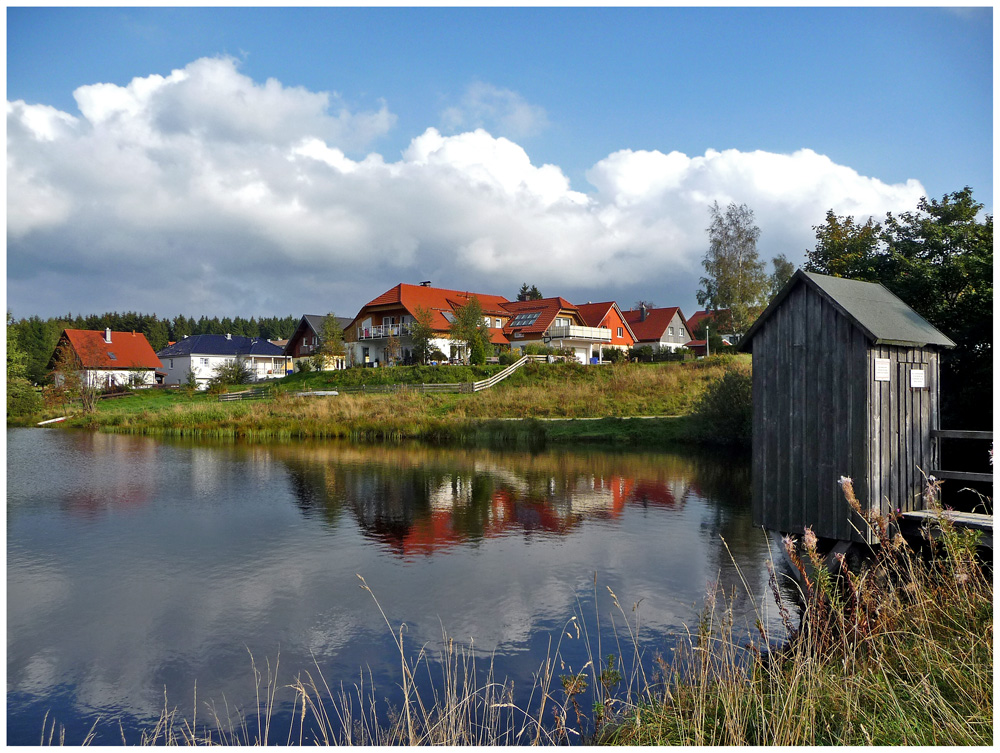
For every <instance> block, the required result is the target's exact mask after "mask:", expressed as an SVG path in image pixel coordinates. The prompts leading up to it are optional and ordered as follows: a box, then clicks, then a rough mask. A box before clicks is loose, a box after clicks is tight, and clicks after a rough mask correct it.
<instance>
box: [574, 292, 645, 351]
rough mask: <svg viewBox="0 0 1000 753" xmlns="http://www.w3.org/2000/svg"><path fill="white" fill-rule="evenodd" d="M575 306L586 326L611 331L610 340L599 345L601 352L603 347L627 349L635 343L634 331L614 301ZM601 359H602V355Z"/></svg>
mask: <svg viewBox="0 0 1000 753" xmlns="http://www.w3.org/2000/svg"><path fill="white" fill-rule="evenodd" d="M576 308H577V310H578V311H579V312H580V316H581V317H583V321H584V323H585V324H586V325H587V326H588V327H601V328H604V329H607V330H609V331H610V332H611V342H610V343H608V344H607V345H606V346H605V345H604V344H603V343H602V345H601V352H602V353H603V349H604V348H605V347H611V348H616V349H618V350H624V351H627V350H628V349H629V348H631V347H632V346H633V345H635V333H634V332H633V331H632V328H631V327H630V326H629V323H628V322H627V321H626V320H625V314H624V313H622V310H621V309H620V308H618V304H617V303H615V302H614V301H605V302H604V303H581V304H579V305H577V307H576ZM601 360H604V359H603V355H602V357H601Z"/></svg>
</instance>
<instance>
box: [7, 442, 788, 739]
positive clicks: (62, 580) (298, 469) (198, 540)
mask: <svg viewBox="0 0 1000 753" xmlns="http://www.w3.org/2000/svg"><path fill="white" fill-rule="evenodd" d="M749 486H750V484H749V464H748V461H747V459H746V458H745V457H742V456H735V457H734V456H729V455H714V454H705V453H699V454H687V453H685V454H671V453H666V452H606V451H598V450H576V451H568V450H546V451H542V452H520V451H498V450H485V449H483V450H479V449H477V450H467V449H442V448H436V447H426V446H399V447H397V446H391V447H389V446H359V445H351V444H342V443H333V442H324V443H306V442H301V443H291V444H270V445H240V444H210V443H195V442H184V441H169V440H161V439H150V438H142V437H131V436H119V435H111V434H101V433H89V432H80V431H66V430H38V429H11V430H8V432H7V735H8V742H9V743H11V744H37V743H39V742H40V741H41V739H42V730H43V727H45V725H46V721H45V720H46V717H47V719H48V722H47V723H48V724H49V725H51V723H52V722H53V721H55V722H56V724H57V728H59V729H64V730H65V740H66V742H67V743H70V744H78V743H80V742H82V741H83V739H84V738H85V736H86V735H87V733H88V731H89V730H90V729H91V727H92V726H93V725H94V723H95V720H98V719H99V720H100V721H98V722H97V726H96V728H95V732H94V734H95V736H96V737H95V740H94V741H95V742H97V743H105V744H116V743H117V744H120V743H121V742H122V738H123V736H124V739H125V741H126V742H128V743H130V744H131V743H135V742H138V740H139V734H140V732H141V731H142V730H146V729H149V728H150V727H151V726H152V725H153V724H154V723H155V721H156V720H157V719H158V718H159V717H160V715H161V712H162V711H163V710H164V708H165V707H166V708H169V709H175V708H176V710H177V715H178V718H183V719H186V720H189V721H190V720H195V722H196V724H197V725H198V726H199V727H201V726H203V725H209V726H211V725H212V724H214V723H215V719H213V718H212V714H211V713H210V710H211V709H212V708H214V709H215V710H216V715H218V716H219V717H221V719H222V723H223V726H225V725H226V724H227V723H231V720H232V719H234V718H237V719H238V718H241V717H240V716H239V715H240V714H244V715H249V716H250V718H251V719H252V718H253V714H254V712H255V710H256V709H257V697H258V690H257V684H258V683H257V680H256V679H255V674H254V672H255V669H256V671H257V672H260V673H261V675H262V677H263V680H262V682H263V683H264V684H266V682H267V677H268V674H269V672H270V673H271V675H272V676H276V678H277V680H276V682H275V686H276V687H277V692H276V694H275V702H274V709H273V712H272V721H271V729H272V735H271V736H270V737H269V738H268V739H269V741H270V742H278V743H283V742H285V740H286V738H287V734H288V730H289V728H290V725H291V723H292V721H293V711H292V705H291V704H292V702H293V700H294V697H295V696H294V693H293V691H292V690H291V689H289V688H288V687H287V686H288V685H290V684H291V683H292V682H293V681H294V680H295V678H296V677H297V676H300V675H304V674H305V673H306V672H308V673H310V674H311V675H312V676H313V677H314V678H316V677H318V676H322V678H323V679H324V680H325V682H326V683H327V684H329V686H330V687H331V688H339V687H341V686H343V687H344V688H345V689H347V690H349V691H351V692H353V693H354V694H355V697H356V696H357V691H356V690H355V686H356V685H363V688H364V690H365V692H369V691H370V689H371V687H374V693H373V694H372V697H373V698H375V699H376V700H377V703H378V709H382V708H383V707H384V709H385V710H386V711H387V712H388V710H389V709H391V708H392V707H394V706H395V707H396V708H397V709H398V704H399V702H400V700H401V698H402V692H403V691H402V690H401V687H400V685H401V669H400V666H401V657H400V652H399V650H398V649H397V647H396V645H395V643H394V640H396V639H398V638H399V637H400V636H401V637H402V641H403V648H404V654H405V656H406V657H407V661H409V662H411V663H412V662H413V661H414V660H415V657H417V656H418V654H419V652H420V651H421V649H424V653H425V657H424V659H423V660H422V661H424V662H425V663H426V669H424V670H423V672H422V676H423V677H424V678H426V677H427V676H428V672H429V673H430V676H431V677H433V676H435V675H434V672H436V671H437V667H438V662H439V658H440V650H441V649H442V647H444V646H446V645H448V640H449V639H453V640H454V641H455V643H456V644H459V645H461V646H462V647H465V648H466V650H467V651H468V652H470V655H472V656H475V657H476V661H477V662H478V666H480V667H488V666H489V665H490V663H491V662H492V667H493V673H494V675H495V676H496V677H498V678H503V679H506V680H508V681H509V682H510V684H511V686H512V700H513V703H514V704H515V705H517V706H518V707H520V708H524V707H525V706H527V705H528V704H529V703H530V701H531V698H532V689H533V688H534V687H536V684H537V681H538V678H539V672H540V667H541V666H542V665H543V664H544V662H545V660H546V658H547V657H548V658H552V657H553V656H554V653H555V651H556V649H558V662H559V670H558V673H557V674H565V673H575V672H579V671H586V670H585V666H586V663H587V661H588V660H593V661H595V662H600V661H601V658H600V657H606V656H607V655H608V654H609V653H612V654H615V655H617V656H618V658H619V662H620V663H621V666H623V667H624V666H626V665H628V666H633V667H635V666H641V667H642V671H643V672H644V673H648V675H649V676H650V677H651V676H652V675H653V674H654V673H655V671H656V668H657V666H659V662H658V659H663V660H669V658H670V656H671V653H672V651H673V649H674V646H675V644H676V642H677V641H678V640H679V639H681V638H683V637H684V636H685V635H686V634H687V630H688V628H691V629H694V627H695V626H696V624H697V622H698V619H699V615H700V614H701V613H702V610H703V607H704V604H705V598H706V593H708V591H709V590H711V589H714V588H718V589H721V590H723V591H725V592H734V593H735V596H734V597H733V599H734V600H733V602H732V605H733V613H734V618H735V622H736V625H737V629H738V630H744V631H745V632H746V633H747V634H748V635H749V634H751V633H752V632H753V627H752V626H753V624H754V620H756V619H757V616H758V615H759V616H761V617H762V618H763V619H764V621H765V623H766V624H767V625H768V626H769V627H770V628H772V629H773V630H775V631H776V632H777V631H780V624H779V623H778V620H777V610H776V609H775V607H774V605H773V603H771V601H770V598H769V596H768V594H769V587H768V574H767V569H766V563H767V561H768V559H769V556H770V555H769V551H768V542H767V539H766V537H765V535H764V534H763V533H762V532H761V531H760V530H759V529H755V528H754V527H753V524H752V522H751V520H750V509H749V508H750V505H749ZM359 576H360V578H363V579H364V581H363V583H362V581H361V580H360V578H359ZM364 584H366V585H367V587H368V589H365V588H363V587H362V585H364ZM747 586H749V588H750V590H751V591H752V593H753V596H749V595H748V594H747ZM616 597H617V605H616ZM636 605H637V606H636ZM619 607H620V608H619ZM383 613H384V616H383ZM387 623H388V624H387ZM404 624H405V627H404ZM578 627H579V628H582V629H581V630H577V628H578ZM626 655H627V656H626ZM362 678H363V683H362ZM425 681H426V680H425ZM427 682H430V681H427ZM558 682H559V681H558V679H556V680H555V683H556V685H558ZM432 684H433V683H432ZM425 692H427V693H430V692H433V691H432V690H430V689H425ZM535 692H536V694H537V689H536V691H535ZM165 697H166V699H167V700H165ZM536 698H537V695H536ZM196 699H197V700H196ZM220 710H221V711H220ZM380 713H381V712H380ZM306 739H309V738H308V735H307V736H306Z"/></svg>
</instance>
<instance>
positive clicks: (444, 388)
mask: <svg viewBox="0 0 1000 753" xmlns="http://www.w3.org/2000/svg"><path fill="white" fill-rule="evenodd" d="M547 358H548V356H523V357H522V358H521V359H520V360H518V361H515V362H514V363H512V364H511V365H510V366H508V367H507V368H505V369H504V370H503V371H498V372H497V373H496V374H494V375H493V376H491V377H489V378H488V379H482V380H480V381H478V382H448V383H445V384H374V385H366V384H362V385H360V386H358V387H338V388H337V390H338V391H340V392H361V393H366V394H368V393H371V394H379V393H394V392H406V391H407V390H410V391H413V392H480V391H481V390H487V389H489V388H490V387H493V386H494V385H496V384H499V383H500V382H502V381H503V380H504V379H506V378H507V377H509V376H510V375H511V374H513V373H514V372H515V371H517V370H518V369H519V368H521V367H522V366H524V364H526V363H528V362H529V361H545V360H546V359H547Z"/></svg>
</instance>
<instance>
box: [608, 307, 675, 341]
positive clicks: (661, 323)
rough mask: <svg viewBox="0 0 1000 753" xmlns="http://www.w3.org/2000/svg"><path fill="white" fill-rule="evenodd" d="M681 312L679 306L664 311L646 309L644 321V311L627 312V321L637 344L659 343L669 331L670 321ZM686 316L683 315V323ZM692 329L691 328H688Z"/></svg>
mask: <svg viewBox="0 0 1000 753" xmlns="http://www.w3.org/2000/svg"><path fill="white" fill-rule="evenodd" d="M678 311H680V308H679V307H677V306H670V307H669V308H662V309H646V319H645V321H643V319H642V311H625V312H623V313H624V315H625V321H626V322H628V326H629V327H630V328H631V329H632V332H633V333H634V334H635V339H636V342H649V341H655V342H659V341H660V340H661V339H662V338H663V333H664V332H666V331H667V327H668V326H669V325H670V320H671V319H673V318H674V314H676V313H677V312H678ZM683 319H684V314H683V313H682V314H681V320H682V321H683ZM688 329H690V327H689V328H688Z"/></svg>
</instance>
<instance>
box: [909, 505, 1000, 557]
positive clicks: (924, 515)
mask: <svg viewBox="0 0 1000 753" xmlns="http://www.w3.org/2000/svg"><path fill="white" fill-rule="evenodd" d="M940 514H941V515H942V516H943V517H944V518H945V519H947V520H949V521H951V522H952V523H954V524H955V527H956V528H973V529H975V530H977V531H982V532H983V537H982V539H981V540H980V544H981V545H982V546H985V547H989V548H990V549H992V548H993V516H992V515H988V514H986V513H980V512H957V511H955V510H944V511H943V512H941V513H940ZM937 516H938V513H936V512H934V511H933V510H914V511H912V512H904V513H903V514H902V515H901V516H900V520H899V524H900V525H899V527H900V532H901V533H902V534H903V535H904V536H913V535H919V533H920V529H921V528H922V527H923V526H924V525H930V526H931V530H932V531H933V530H934V529H935V528H936V527H937V526H936V521H937Z"/></svg>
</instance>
